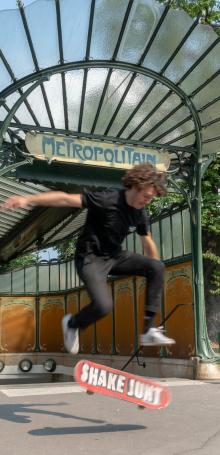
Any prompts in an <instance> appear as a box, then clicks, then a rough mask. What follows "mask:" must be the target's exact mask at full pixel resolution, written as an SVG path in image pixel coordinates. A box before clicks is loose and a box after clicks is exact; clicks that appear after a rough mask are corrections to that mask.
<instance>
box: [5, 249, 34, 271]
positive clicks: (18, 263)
mask: <svg viewBox="0 0 220 455" xmlns="http://www.w3.org/2000/svg"><path fill="white" fill-rule="evenodd" d="M37 259H38V258H37V253H30V254H25V255H23V256H18V257H17V258H15V259H12V260H11V261H9V262H7V264H3V265H1V266H0V272H5V271H8V270H13V269H17V268H20V267H24V266H25V265H29V264H31V263H35V262H37Z"/></svg>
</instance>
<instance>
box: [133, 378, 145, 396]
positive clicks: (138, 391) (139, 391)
mask: <svg viewBox="0 0 220 455" xmlns="http://www.w3.org/2000/svg"><path fill="white" fill-rule="evenodd" d="M144 386H145V384H143V383H141V382H140V381H137V382H136V383H135V389H134V395H135V397H136V398H138V399H141V398H143V394H144Z"/></svg>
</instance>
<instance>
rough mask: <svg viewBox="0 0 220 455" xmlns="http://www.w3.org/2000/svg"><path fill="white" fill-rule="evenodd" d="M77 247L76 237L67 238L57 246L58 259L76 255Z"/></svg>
mask: <svg viewBox="0 0 220 455" xmlns="http://www.w3.org/2000/svg"><path fill="white" fill-rule="evenodd" d="M75 248H76V238H73V239H66V240H64V241H63V242H61V243H59V244H58V245H56V246H55V249H56V251H57V254H58V260H59V261H64V260H67V259H70V258H72V257H73V256H74V253H75Z"/></svg>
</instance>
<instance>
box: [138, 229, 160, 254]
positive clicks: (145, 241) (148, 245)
mask: <svg viewBox="0 0 220 455" xmlns="http://www.w3.org/2000/svg"><path fill="white" fill-rule="evenodd" d="M141 241H142V246H143V250H144V254H145V255H146V256H147V257H149V258H152V259H158V260H159V259H160V256H159V254H158V251H157V246H156V243H155V242H154V240H153V239H152V237H151V234H150V233H149V234H148V235H143V236H141Z"/></svg>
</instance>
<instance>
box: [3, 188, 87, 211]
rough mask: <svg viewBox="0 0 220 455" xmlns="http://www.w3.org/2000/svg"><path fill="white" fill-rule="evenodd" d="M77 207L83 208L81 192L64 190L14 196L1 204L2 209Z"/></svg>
mask: <svg viewBox="0 0 220 455" xmlns="http://www.w3.org/2000/svg"><path fill="white" fill-rule="evenodd" d="M36 205H37V206H42V207H76V208H82V195H81V194H68V193H64V192H63V191H48V192H46V193H37V194H31V195H29V196H12V197H10V198H8V199H6V201H5V202H4V204H2V205H1V206H0V209H1V210H13V209H17V208H25V207H28V206H36Z"/></svg>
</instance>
